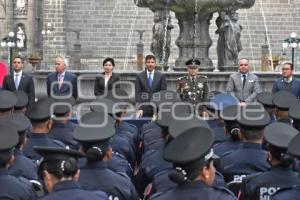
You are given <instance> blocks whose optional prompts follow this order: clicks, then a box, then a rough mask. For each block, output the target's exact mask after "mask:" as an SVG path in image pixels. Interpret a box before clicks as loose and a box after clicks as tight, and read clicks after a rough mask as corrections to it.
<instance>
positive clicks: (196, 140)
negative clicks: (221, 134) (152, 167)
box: [163, 127, 217, 165]
mask: <svg viewBox="0 0 300 200" xmlns="http://www.w3.org/2000/svg"><path fill="white" fill-rule="evenodd" d="M213 143H214V135H213V133H212V132H211V130H209V129H208V128H205V127H195V128H192V129H189V130H187V131H185V132H183V133H182V134H180V135H179V136H178V137H177V138H175V139H174V140H172V141H171V142H170V143H169V144H168V145H167V146H166V147H165V149H164V153H163V157H164V159H165V160H167V161H169V162H172V163H174V164H178V165H186V164H189V163H192V162H194V161H198V160H201V161H204V162H207V161H208V160H210V159H215V158H217V156H216V155H215V154H214V153H213V150H212V145H213Z"/></svg>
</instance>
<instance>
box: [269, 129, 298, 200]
mask: <svg viewBox="0 0 300 200" xmlns="http://www.w3.org/2000/svg"><path fill="white" fill-rule="evenodd" d="M288 153H289V154H290V155H292V156H294V157H295V158H297V159H298V160H299V159H300V134H297V135H296V136H295V137H294V138H293V139H292V141H291V142H290V143H289V145H288ZM286 199H293V200H300V185H299V184H298V185H293V186H290V187H285V188H281V189H280V190H278V191H277V192H276V193H275V194H274V195H273V197H272V200H286Z"/></svg>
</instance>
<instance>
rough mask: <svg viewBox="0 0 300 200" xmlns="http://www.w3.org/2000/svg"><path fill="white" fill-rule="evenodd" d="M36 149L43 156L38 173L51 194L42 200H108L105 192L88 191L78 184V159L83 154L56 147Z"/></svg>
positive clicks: (37, 147) (36, 147)
mask: <svg viewBox="0 0 300 200" xmlns="http://www.w3.org/2000/svg"><path fill="white" fill-rule="evenodd" d="M34 149H35V151H37V152H38V153H39V154H40V155H42V156H43V161H42V162H41V163H40V166H39V169H38V172H39V176H41V177H43V179H44V182H45V185H46V188H47V190H48V192H49V194H48V195H46V196H44V197H43V198H41V200H61V199H70V200H91V199H93V200H108V196H107V194H105V193H104V192H103V191H100V190H99V191H97V192H92V191H86V190H83V189H82V188H81V187H80V185H79V184H78V182H77V180H78V178H79V176H80V172H79V169H78V167H77V161H76V159H77V158H79V157H82V156H83V154H82V153H80V152H78V151H75V150H69V149H64V148H56V147H39V146H35V147H34Z"/></svg>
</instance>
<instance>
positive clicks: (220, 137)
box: [207, 120, 230, 144]
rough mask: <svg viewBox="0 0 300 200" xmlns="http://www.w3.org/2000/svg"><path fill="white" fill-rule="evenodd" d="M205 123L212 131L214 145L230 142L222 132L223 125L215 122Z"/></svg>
mask: <svg viewBox="0 0 300 200" xmlns="http://www.w3.org/2000/svg"><path fill="white" fill-rule="evenodd" d="M207 123H208V125H209V126H210V128H211V129H212V131H213V134H214V136H215V141H214V143H215V144H216V143H222V142H224V141H227V140H230V137H229V136H228V135H226V133H225V131H224V124H223V123H218V121H217V120H207Z"/></svg>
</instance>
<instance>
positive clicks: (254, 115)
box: [218, 104, 271, 182]
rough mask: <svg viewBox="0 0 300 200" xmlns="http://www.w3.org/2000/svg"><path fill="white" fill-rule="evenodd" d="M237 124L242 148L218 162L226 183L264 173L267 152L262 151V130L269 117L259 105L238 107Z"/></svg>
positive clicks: (266, 165) (266, 168)
mask: <svg viewBox="0 0 300 200" xmlns="http://www.w3.org/2000/svg"><path fill="white" fill-rule="evenodd" d="M238 113H239V115H238V119H237V122H238V124H239V126H240V131H241V140H242V148H239V149H237V150H235V151H233V152H231V153H228V155H224V156H223V157H222V158H220V160H219V162H218V167H219V171H220V172H221V173H222V174H223V176H224V178H225V181H226V182H231V181H241V180H242V179H243V178H244V177H245V176H247V175H249V174H253V173H256V172H265V171H267V170H268V169H269V167H270V165H269V164H268V163H267V157H268V155H267V152H266V151H264V150H263V149H262V142H263V129H264V127H265V126H267V125H268V124H269V123H270V120H271V119H270V116H269V114H268V113H267V112H266V111H265V109H264V108H263V106H261V105H251V104H250V105H246V106H243V107H240V110H239V112H238Z"/></svg>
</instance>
